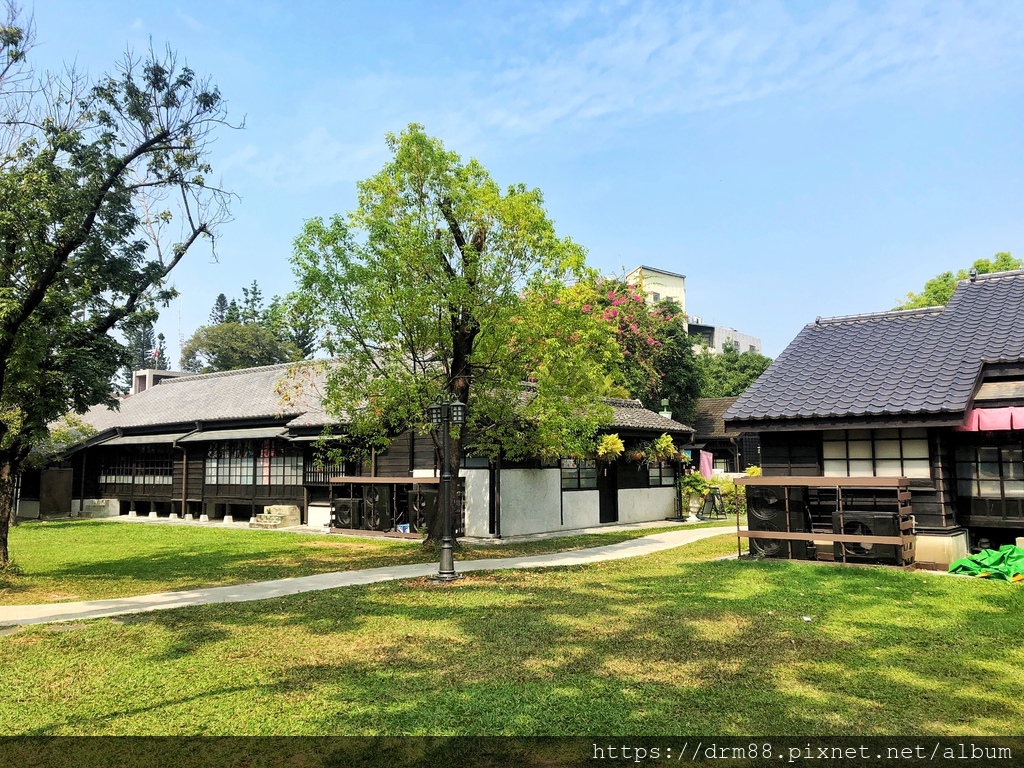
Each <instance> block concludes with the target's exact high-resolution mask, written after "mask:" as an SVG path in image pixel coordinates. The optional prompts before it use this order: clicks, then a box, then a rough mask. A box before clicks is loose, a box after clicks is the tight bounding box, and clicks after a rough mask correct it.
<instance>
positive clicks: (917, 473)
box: [821, 427, 932, 480]
mask: <svg viewBox="0 0 1024 768" xmlns="http://www.w3.org/2000/svg"><path fill="white" fill-rule="evenodd" d="M919 444H923V445H924V452H923V454H924V455H921V453H922V452H921V451H920V450H917V448H918V445H919ZM833 446H835V447H833ZM840 447H841V450H840V449H839V448H840ZM894 448H895V452H894V451H893V449H894ZM830 454H831V455H830ZM830 465H831V466H830ZM880 469H881V470H883V471H879V470H880ZM821 472H822V475H823V476H824V477H906V478H908V479H914V480H931V479H932V467H931V444H930V443H929V440H928V431H927V429H925V428H923V427H894V428H890V429H841V430H829V431H826V432H823V433H822V441H821Z"/></svg>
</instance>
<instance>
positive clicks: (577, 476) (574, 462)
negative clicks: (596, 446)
mask: <svg viewBox="0 0 1024 768" xmlns="http://www.w3.org/2000/svg"><path fill="white" fill-rule="evenodd" d="M559 470H560V472H561V488H562V490H563V491H596V490H597V460H596V459H573V458H563V459H560V460H559Z"/></svg>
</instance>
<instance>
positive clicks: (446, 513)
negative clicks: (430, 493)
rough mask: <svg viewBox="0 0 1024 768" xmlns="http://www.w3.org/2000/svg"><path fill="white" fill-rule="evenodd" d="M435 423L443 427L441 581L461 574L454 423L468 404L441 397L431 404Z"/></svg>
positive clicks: (463, 415)
mask: <svg viewBox="0 0 1024 768" xmlns="http://www.w3.org/2000/svg"><path fill="white" fill-rule="evenodd" d="M427 418H428V419H430V423H431V425H433V426H434V427H435V428H437V427H440V429H441V433H442V435H441V453H442V460H441V514H442V515H443V517H442V520H441V524H442V527H443V530H442V533H441V563H440V565H439V567H438V569H437V575H436V576H435V577H434V578H435V579H437V580H438V581H452V580H454V579H457V578H459V575H458V574H457V573H456V572H455V554H454V549H455V544H454V540H453V536H452V470H451V447H450V441H451V425H452V424H465V423H466V404H465V403H461V402H459V401H458V400H455V401H454V402H451V401H440V400H439V401H438V402H436V403H434V404H433V405H431V406H429V407H428V408H427Z"/></svg>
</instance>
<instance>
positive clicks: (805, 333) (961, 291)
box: [726, 270, 1024, 426]
mask: <svg viewBox="0 0 1024 768" xmlns="http://www.w3.org/2000/svg"><path fill="white" fill-rule="evenodd" d="M1022 359H1024V270H1018V271H1014V272H998V273H994V274H991V275H979V276H978V277H977V279H976V280H975V281H973V282H972V281H969V280H964V281H961V283H960V284H959V285H958V286H957V289H956V292H955V293H954V294H953V298H952V299H951V300H950V302H949V305H948V306H946V307H931V308H928V309H919V310H909V311H904V312H881V313H875V314H868V315H849V316H845V317H833V318H819V319H818V320H816V321H815V322H814V323H812V324H810V325H807V326H805V327H804V329H803V330H802V331H801V332H800V333H799V334H798V335H797V337H796V338H795V339H794V340H793V341H792V343H790V345H789V346H788V347H786V350H785V351H784V352H783V353H782V354H781V355H779V357H778V358H777V359H776V360H775V362H774V363H772V365H771V367H769V368H768V370H767V371H765V372H764V374H762V376H761V377H760V378H759V379H758V380H757V381H756V382H755V383H754V384H753V386H751V387H750V389H748V390H747V391H746V392H745V393H744V394H743V395H742V396H741V397H740V398H739V400H738V401H737V402H736V403H735V404H734V405H733V406H732V407H731V408H729V410H728V412H727V413H726V419H727V421H728V420H735V421H742V422H746V423H748V424H749V423H760V424H762V425H764V426H770V422H772V421H773V420H787V421H788V420H799V419H806V420H811V421H813V420H824V419H841V418H870V417H879V416H880V417H891V416H911V415H913V416H915V417H917V416H940V415H946V416H955V415H957V414H962V413H963V411H964V410H965V409H966V408H967V407H968V404H969V401H970V397H971V393H972V392H973V390H974V386H975V383H976V381H977V378H978V374H979V372H980V371H981V367H982V365H983V364H984V363H986V362H1009V361H1018V360H1022Z"/></svg>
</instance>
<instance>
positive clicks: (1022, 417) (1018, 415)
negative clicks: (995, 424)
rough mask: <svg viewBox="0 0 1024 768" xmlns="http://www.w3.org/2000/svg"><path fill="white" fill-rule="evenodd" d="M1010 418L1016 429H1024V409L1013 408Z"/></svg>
mask: <svg viewBox="0 0 1024 768" xmlns="http://www.w3.org/2000/svg"><path fill="white" fill-rule="evenodd" d="M1010 418H1011V420H1012V421H1013V428H1014V429H1024V408H1011V409H1010Z"/></svg>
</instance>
